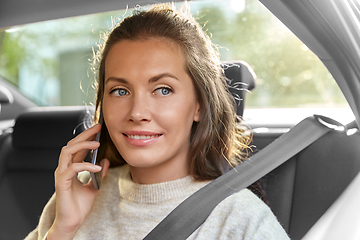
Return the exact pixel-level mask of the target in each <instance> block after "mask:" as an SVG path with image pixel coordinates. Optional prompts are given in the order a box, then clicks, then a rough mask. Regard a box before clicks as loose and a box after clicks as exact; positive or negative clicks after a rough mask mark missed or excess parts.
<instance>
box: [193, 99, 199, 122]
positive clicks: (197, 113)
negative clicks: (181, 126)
mask: <svg viewBox="0 0 360 240" xmlns="http://www.w3.org/2000/svg"><path fill="white" fill-rule="evenodd" d="M194 122H200V104H199V103H196V112H195V114H194Z"/></svg>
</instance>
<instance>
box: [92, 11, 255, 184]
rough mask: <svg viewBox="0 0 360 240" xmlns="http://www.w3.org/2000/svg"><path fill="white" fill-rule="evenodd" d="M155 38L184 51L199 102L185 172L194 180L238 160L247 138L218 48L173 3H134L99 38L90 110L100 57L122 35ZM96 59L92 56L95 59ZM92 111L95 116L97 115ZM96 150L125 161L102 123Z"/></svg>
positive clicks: (100, 76) (101, 90)
mask: <svg viewBox="0 0 360 240" xmlns="http://www.w3.org/2000/svg"><path fill="white" fill-rule="evenodd" d="M149 38H158V39H162V40H165V41H169V42H171V43H175V44H178V45H179V46H180V47H181V49H182V51H183V53H184V56H185V61H186V62H185V68H186V70H187V71H188V74H189V76H190V77H191V78H192V81H193V84H194V87H195V90H196V95H197V98H198V101H199V104H200V113H201V117H200V122H197V123H195V122H194V123H193V126H192V133H191V137H190V159H189V168H190V169H189V172H190V174H191V175H192V176H193V177H194V178H195V179H199V180H211V179H215V178H216V177H218V176H220V175H222V174H223V173H224V172H226V171H227V170H229V169H230V168H231V167H233V166H235V165H237V164H238V163H239V162H241V161H242V159H243V157H244V156H243V155H244V150H245V149H246V148H247V145H248V143H249V138H248V137H246V136H245V134H244V131H243V130H242V129H241V128H240V127H239V122H238V121H236V113H235V111H234V99H233V97H232V96H231V94H230V92H229V91H228V88H227V83H226V79H225V76H224V73H223V70H222V68H221V63H220V59H219V54H218V52H217V50H216V48H214V46H213V45H212V43H211V40H210V38H209V37H208V36H207V35H206V33H205V32H204V31H203V30H202V28H201V26H200V25H199V24H198V23H197V22H196V21H195V19H194V18H193V17H192V16H191V15H190V14H184V13H178V12H176V11H175V10H174V6H173V5H169V4H161V5H156V6H154V7H152V8H151V9H150V10H141V9H135V10H134V13H133V15H132V16H130V17H127V18H124V20H123V21H121V22H120V24H119V25H118V26H116V27H115V28H114V29H113V30H112V32H111V33H110V34H109V35H108V36H107V38H106V39H105V40H104V44H103V45H102V46H101V47H100V49H99V51H98V52H97V54H96V55H95V60H97V63H98V75H97V78H98V86H97V87H98V91H97V99H96V113H97V114H96V116H97V117H98V114H99V112H100V108H101V103H102V98H103V94H104V77H105V59H106V57H107V55H108V52H109V51H110V49H111V47H112V46H113V45H114V44H115V43H117V42H119V41H122V40H133V41H135V40H146V39H149ZM95 62H96V61H95ZM97 117H96V119H97ZM102 134H103V135H105V137H104V138H103V139H102V140H101V141H102V142H101V144H102V145H103V144H106V146H107V150H106V151H105V152H103V153H102V154H103V155H104V157H107V158H108V159H109V160H110V163H111V166H112V167H113V166H118V165H122V164H124V163H125V161H124V159H123V158H122V157H121V155H120V154H119V152H118V151H117V150H116V147H115V146H114V144H113V142H112V140H111V138H110V136H109V133H108V131H107V128H106V125H105V124H104V125H103V128H102Z"/></svg>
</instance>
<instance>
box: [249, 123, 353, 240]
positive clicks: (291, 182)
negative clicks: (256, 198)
mask: <svg viewBox="0 0 360 240" xmlns="http://www.w3.org/2000/svg"><path fill="white" fill-rule="evenodd" d="M354 127H355V126H354V125H353V126H350V125H349V126H348V128H353V129H352V130H355V129H354ZM256 140H257V137H254V143H255V144H256ZM359 145H360V133H359V131H357V130H355V131H354V132H353V134H350V135H348V134H347V131H342V132H339V131H330V132H329V133H327V134H326V135H324V136H323V137H321V138H320V139H318V140H317V141H315V142H314V143H313V144H311V145H310V146H309V147H307V148H306V149H304V150H303V151H302V152H300V153H299V154H297V155H296V156H295V157H293V158H291V159H289V160H288V161H287V162H285V163H284V164H283V165H281V166H279V167H278V168H277V169H275V170H274V171H272V172H270V173H269V174H267V175H266V176H265V177H264V178H263V179H262V182H263V183H264V187H265V191H266V194H267V198H268V201H269V205H270V207H271V209H272V211H273V212H274V214H275V215H276V216H277V218H278V219H279V221H280V222H281V223H282V225H283V227H284V228H285V230H286V231H287V232H288V233H289V235H290V238H291V239H294V240H297V239H301V238H302V237H303V236H304V235H305V234H306V232H307V231H308V230H309V229H310V228H311V227H312V225H313V224H315V222H316V221H317V220H318V219H319V218H320V217H321V216H322V214H323V213H324V212H325V211H326V210H327V209H328V208H329V207H330V206H331V204H332V203H333V202H334V201H335V200H336V199H337V198H338V197H339V196H340V194H341V193H342V192H343V191H344V190H345V188H346V187H347V186H348V185H349V183H350V182H351V181H352V180H353V179H354V178H355V176H356V175H357V173H358V172H359V171H360V161H359V156H360V148H359V147H358V146H359Z"/></svg>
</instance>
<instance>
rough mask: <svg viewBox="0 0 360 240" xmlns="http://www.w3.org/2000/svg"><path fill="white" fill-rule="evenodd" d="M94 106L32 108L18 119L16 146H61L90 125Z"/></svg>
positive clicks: (14, 133) (14, 142)
mask: <svg viewBox="0 0 360 240" xmlns="http://www.w3.org/2000/svg"><path fill="white" fill-rule="evenodd" d="M92 112H93V109H92V108H88V107H45V108H33V109H30V110H28V111H26V112H24V113H22V114H20V116H19V117H18V118H17V119H16V122H15V126H14V132H13V145H14V147H15V148H59V147H62V146H65V145H66V144H67V142H68V141H69V140H71V139H72V138H74V137H75V136H76V135H77V134H79V133H80V132H82V131H83V130H84V129H85V127H86V126H87V125H91V121H92Z"/></svg>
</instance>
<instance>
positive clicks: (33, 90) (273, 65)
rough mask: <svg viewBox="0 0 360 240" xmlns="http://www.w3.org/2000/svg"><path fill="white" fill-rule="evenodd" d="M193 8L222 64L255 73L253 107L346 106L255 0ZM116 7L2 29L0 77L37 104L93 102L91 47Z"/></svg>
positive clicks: (319, 67) (309, 56)
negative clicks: (243, 65)
mask: <svg viewBox="0 0 360 240" xmlns="http://www.w3.org/2000/svg"><path fill="white" fill-rule="evenodd" d="M189 4H190V7H191V12H192V13H193V15H194V16H195V17H196V18H197V20H198V22H199V23H200V24H201V25H202V26H203V28H204V30H206V32H207V33H208V34H209V35H210V36H211V39H212V41H213V43H214V44H216V45H217V46H218V47H219V50H220V54H221V59H222V60H224V61H230V60H244V61H246V62H247V63H249V64H250V66H252V68H253V69H254V71H255V73H256V75H257V82H256V85H257V86H256V88H255V89H254V90H253V92H251V93H250V94H248V95H247V99H246V105H247V107H269V108H270V107H271V108H274V107H275V108H278V107H291V108H293V107H343V106H347V103H346V100H345V99H344V97H343V95H342V93H341V92H340V90H339V88H338V86H337V85H336V82H335V81H334V79H333V78H332V76H331V75H330V73H329V72H328V71H327V69H326V68H325V67H324V66H323V64H322V63H321V61H320V60H319V59H318V58H317V56H316V55H314V54H313V53H312V52H311V51H310V50H309V49H308V48H307V47H306V46H305V45H304V44H303V43H302V42H301V41H300V40H299V39H298V38H297V37H296V36H295V35H294V34H293V33H291V32H290V31H289V30H288V29H287V28H286V27H285V26H284V25H283V24H282V23H281V22H280V21H279V20H278V19H277V18H276V17H274V16H273V15H272V14H271V13H270V12H269V11H268V10H267V9H266V8H265V7H264V6H263V5H262V4H261V3H260V2H259V1H257V0H225V1H224V0H215V1H210V0H204V1H192V2H189ZM131 12H132V10H127V11H125V10H122V11H114V12H108V13H101V14H93V15H86V16H80V17H73V18H67V19H59V20H52V21H46V22H39V23H33V24H28V25H24V26H20V27H13V28H10V29H6V30H3V31H1V30H0V77H2V78H4V79H6V80H7V81H9V82H11V83H13V84H14V85H15V86H17V87H18V88H19V90H20V91H21V92H22V93H23V94H24V95H26V96H27V97H28V98H29V99H31V100H32V101H33V102H35V103H36V104H38V105H39V106H48V105H54V106H57V105H65V106H66V105H84V104H91V103H92V102H93V101H94V95H95V91H94V89H93V87H92V85H93V80H94V75H93V73H92V72H91V70H90V60H91V58H92V54H93V49H97V43H98V41H99V36H100V33H102V32H106V31H108V30H109V28H110V27H111V26H112V24H113V21H114V20H113V19H117V18H120V19H122V18H123V17H124V16H127V15H130V14H131Z"/></svg>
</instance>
